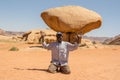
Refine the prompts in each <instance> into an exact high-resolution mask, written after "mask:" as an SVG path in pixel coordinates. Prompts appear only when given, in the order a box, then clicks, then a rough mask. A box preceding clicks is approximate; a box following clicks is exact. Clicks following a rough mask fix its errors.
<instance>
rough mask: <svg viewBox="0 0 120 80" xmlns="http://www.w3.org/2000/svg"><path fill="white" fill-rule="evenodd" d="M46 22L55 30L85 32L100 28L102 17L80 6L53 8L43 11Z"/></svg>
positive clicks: (42, 14)
mask: <svg viewBox="0 0 120 80" xmlns="http://www.w3.org/2000/svg"><path fill="white" fill-rule="evenodd" d="M41 17H42V19H43V20H44V22H45V23H46V24H47V25H48V26H49V27H50V28H52V29H53V30H55V31H60V32H77V33H82V34H85V33H87V32H89V31H91V30H93V29H96V28H99V27H100V26H101V23H102V18H101V16H100V15H99V14H97V13H96V12H94V11H91V10H88V9H86V8H83V7H80V6H63V7H57V8H51V9H48V10H46V11H43V12H42V13H41Z"/></svg>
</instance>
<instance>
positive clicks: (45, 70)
mask: <svg viewBox="0 0 120 80" xmlns="http://www.w3.org/2000/svg"><path fill="white" fill-rule="evenodd" d="M13 69H15V70H31V71H44V72H48V70H47V69H37V68H28V69H22V68H13Z"/></svg>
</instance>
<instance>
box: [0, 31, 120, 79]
mask: <svg viewBox="0 0 120 80" xmlns="http://www.w3.org/2000/svg"><path fill="white" fill-rule="evenodd" d="M33 32H34V31H33ZM20 34H21V33H20ZM14 35H15V34H14ZM81 44H82V45H81V46H80V47H79V48H78V49H77V50H75V51H72V52H70V56H69V66H70V69H71V74H69V75H65V74H62V73H60V72H59V73H55V74H52V73H48V72H47V69H48V66H49V64H50V60H51V52H50V51H49V50H46V49H44V48H43V47H42V45H41V44H40V43H39V44H38V43H32V44H31V43H26V42H25V41H21V40H16V39H13V38H12V37H11V36H5V35H4V36H3V35H0V80H38V79H41V80H56V79H57V80H119V79H120V77H119V74H120V63H119V61H120V58H119V57H120V45H106V44H102V43H99V42H97V43H93V42H92V41H91V40H89V39H82V43H81Z"/></svg>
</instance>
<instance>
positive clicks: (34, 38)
mask: <svg viewBox="0 0 120 80" xmlns="http://www.w3.org/2000/svg"><path fill="white" fill-rule="evenodd" d="M40 32H43V33H44V34H45V41H46V42H47V43H49V42H52V41H55V35H56V32H55V31H53V30H42V29H40V30H39V29H38V30H30V31H28V32H25V33H24V34H23V39H24V40H25V41H26V42H27V43H30V44H33V43H40V37H41V33H40Z"/></svg>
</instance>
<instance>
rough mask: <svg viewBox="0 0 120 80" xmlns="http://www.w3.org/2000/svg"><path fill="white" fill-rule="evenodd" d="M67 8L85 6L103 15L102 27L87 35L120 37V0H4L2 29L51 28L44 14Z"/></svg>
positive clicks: (1, 0)
mask: <svg viewBox="0 0 120 80" xmlns="http://www.w3.org/2000/svg"><path fill="white" fill-rule="evenodd" d="M67 5H77V6H82V7H85V8H87V9H90V10H93V11H95V12H97V13H99V14H100V15H101V16H102V19H103V23H102V26H101V27H100V28H99V29H95V30H92V31H91V32H89V33H87V34H85V35H88V36H98V37H113V36H116V35H118V34H120V15H119V14H120V9H119V8H120V0H0V28H1V29H4V30H9V31H29V30H31V29H40V28H48V26H47V25H46V24H45V23H44V21H43V20H42V18H41V17H40V13H41V12H42V11H44V10H46V9H49V8H54V7H59V6H67Z"/></svg>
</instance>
